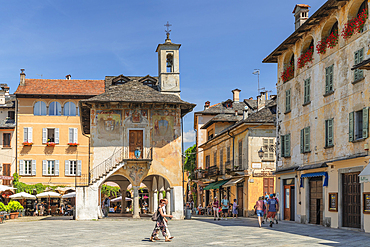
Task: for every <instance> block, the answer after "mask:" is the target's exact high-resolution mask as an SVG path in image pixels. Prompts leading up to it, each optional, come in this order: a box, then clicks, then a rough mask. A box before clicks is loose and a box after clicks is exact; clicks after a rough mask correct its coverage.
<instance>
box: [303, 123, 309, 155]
mask: <svg viewBox="0 0 370 247" xmlns="http://www.w3.org/2000/svg"><path fill="white" fill-rule="evenodd" d="M304 151H305V152H309V151H310V127H306V128H304Z"/></svg>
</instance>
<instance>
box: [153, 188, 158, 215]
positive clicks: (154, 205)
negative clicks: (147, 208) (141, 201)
mask: <svg viewBox="0 0 370 247" xmlns="http://www.w3.org/2000/svg"><path fill="white" fill-rule="evenodd" d="M157 208H158V193H157V189H156V190H154V191H153V213H154V212H155V211H156V210H157Z"/></svg>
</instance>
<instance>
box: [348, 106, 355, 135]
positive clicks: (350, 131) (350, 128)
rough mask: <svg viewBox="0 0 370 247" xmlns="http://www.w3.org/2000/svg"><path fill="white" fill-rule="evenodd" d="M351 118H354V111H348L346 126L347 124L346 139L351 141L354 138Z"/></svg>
mask: <svg viewBox="0 0 370 247" xmlns="http://www.w3.org/2000/svg"><path fill="white" fill-rule="evenodd" d="M353 120H354V112H350V113H349V123H348V126H349V132H348V139H349V141H350V142H352V141H353V140H354V139H353V134H354V133H353V132H354V126H353Z"/></svg>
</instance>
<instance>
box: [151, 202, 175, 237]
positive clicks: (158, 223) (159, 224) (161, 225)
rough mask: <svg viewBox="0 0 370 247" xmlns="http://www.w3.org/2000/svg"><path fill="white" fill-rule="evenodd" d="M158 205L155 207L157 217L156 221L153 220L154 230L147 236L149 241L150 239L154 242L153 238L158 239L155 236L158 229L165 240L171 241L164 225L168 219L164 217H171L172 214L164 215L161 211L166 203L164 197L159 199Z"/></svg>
mask: <svg viewBox="0 0 370 247" xmlns="http://www.w3.org/2000/svg"><path fill="white" fill-rule="evenodd" d="M159 203H160V204H159V207H158V209H157V211H158V214H159V215H158V218H157V221H156V222H155V227H154V230H153V232H152V235H151V236H150V238H149V241H152V242H155V240H157V239H159V238H157V237H156V235H157V233H158V231H159V230H161V231H162V235H163V236H164V237H165V239H166V240H165V241H166V242H171V240H170V239H169V238H168V236H167V227H166V223H167V222H168V220H167V219H166V217H169V218H172V217H173V216H172V215H166V214H164V213H163V207H164V206H165V205H166V202H165V200H164V199H161V200H160V201H159Z"/></svg>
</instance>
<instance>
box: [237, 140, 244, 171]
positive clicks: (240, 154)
mask: <svg viewBox="0 0 370 247" xmlns="http://www.w3.org/2000/svg"><path fill="white" fill-rule="evenodd" d="M238 158H239V164H238V165H239V167H241V166H242V163H243V142H242V141H239V157H238Z"/></svg>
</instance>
